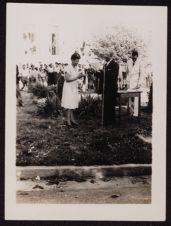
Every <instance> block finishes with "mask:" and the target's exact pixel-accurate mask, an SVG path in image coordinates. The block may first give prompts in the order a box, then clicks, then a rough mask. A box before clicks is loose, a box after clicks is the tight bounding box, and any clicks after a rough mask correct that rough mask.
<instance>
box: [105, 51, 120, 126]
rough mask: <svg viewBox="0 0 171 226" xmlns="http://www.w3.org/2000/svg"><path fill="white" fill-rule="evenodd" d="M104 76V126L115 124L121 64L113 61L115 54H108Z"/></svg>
mask: <svg viewBox="0 0 171 226" xmlns="http://www.w3.org/2000/svg"><path fill="white" fill-rule="evenodd" d="M105 61H106V64H105V65H104V75H103V116H102V120H103V125H104V126H109V125H114V124H115V106H116V97H117V81H118V74H119V64H118V63H116V62H115V60H114V59H113V53H109V54H106V56H105Z"/></svg>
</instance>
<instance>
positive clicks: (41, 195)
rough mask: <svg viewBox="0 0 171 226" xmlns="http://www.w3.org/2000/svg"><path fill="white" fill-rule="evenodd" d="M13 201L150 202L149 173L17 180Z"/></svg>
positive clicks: (66, 202)
mask: <svg viewBox="0 0 171 226" xmlns="http://www.w3.org/2000/svg"><path fill="white" fill-rule="evenodd" d="M16 201H17V203H25V204H26V203H28V204H36V203H37V204H38V203H41V204H43V203H44V204H45V203H48V204H81V203H82V204H107V203H108V204H149V203H151V176H134V177H128V176H125V177H112V178H108V179H107V180H106V179H105V180H103V179H101V180H100V179H97V180H96V179H88V180H86V181H84V182H76V181H59V182H58V183H56V181H55V183H54V184H49V180H40V181H37V180H35V179H33V180H32V179H28V180H19V181H17V193H16Z"/></svg>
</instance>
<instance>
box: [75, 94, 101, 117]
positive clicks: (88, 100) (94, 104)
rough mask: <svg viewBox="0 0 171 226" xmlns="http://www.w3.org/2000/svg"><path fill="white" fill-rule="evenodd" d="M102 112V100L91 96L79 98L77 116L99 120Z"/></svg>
mask: <svg viewBox="0 0 171 226" xmlns="http://www.w3.org/2000/svg"><path fill="white" fill-rule="evenodd" d="M101 111H102V100H101V99H100V98H99V97H97V98H94V97H92V96H91V95H88V96H86V97H83V96H81V101H80V103H79V108H78V109H77V114H78V115H79V116H81V117H82V116H83V117H84V118H86V119H87V118H92V117H96V118H100V117H101Z"/></svg>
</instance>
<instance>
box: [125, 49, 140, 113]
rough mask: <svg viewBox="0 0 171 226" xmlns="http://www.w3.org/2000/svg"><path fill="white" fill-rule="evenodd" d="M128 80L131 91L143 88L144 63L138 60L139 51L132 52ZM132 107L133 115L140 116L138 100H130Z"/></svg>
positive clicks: (128, 67)
mask: <svg viewBox="0 0 171 226" xmlns="http://www.w3.org/2000/svg"><path fill="white" fill-rule="evenodd" d="M127 80H128V88H129V89H130V90H136V89H139V88H141V86H142V82H143V67H142V62H141V61H140V59H139V58H138V51H136V50H133V51H132V57H131V59H129V60H128V62H127ZM129 102H130V104H129V105H130V106H133V108H132V109H130V110H131V111H132V113H133V116H138V113H139V112H138V98H137V97H135V98H130V99H129Z"/></svg>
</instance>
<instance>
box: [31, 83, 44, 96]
mask: <svg viewBox="0 0 171 226" xmlns="http://www.w3.org/2000/svg"><path fill="white" fill-rule="evenodd" d="M29 92H31V93H33V94H34V95H35V96H36V97H38V98H45V97H47V93H48V87H45V86H42V85H41V84H38V83H36V84H35V85H34V84H32V85H29Z"/></svg>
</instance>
